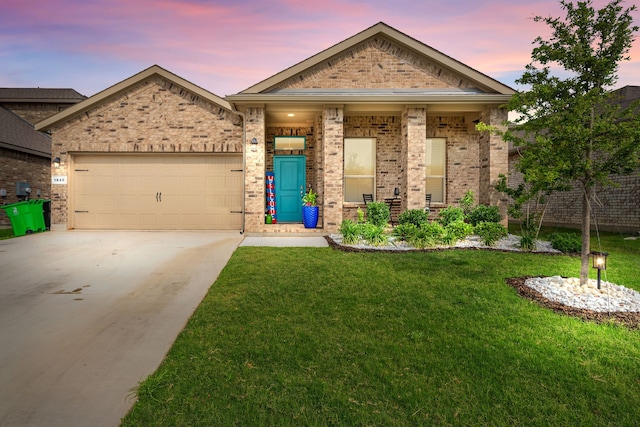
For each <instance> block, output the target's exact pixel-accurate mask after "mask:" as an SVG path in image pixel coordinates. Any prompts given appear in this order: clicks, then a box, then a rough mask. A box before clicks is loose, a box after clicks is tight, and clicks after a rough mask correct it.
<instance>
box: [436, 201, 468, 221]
mask: <svg viewBox="0 0 640 427" xmlns="http://www.w3.org/2000/svg"><path fill="white" fill-rule="evenodd" d="M455 221H464V211H463V210H462V208H458V207H455V206H447V207H446V208H444V209H442V210H441V211H440V212H438V222H439V223H440V224H441V225H443V226H446V225H447V224H449V223H452V222H455Z"/></svg>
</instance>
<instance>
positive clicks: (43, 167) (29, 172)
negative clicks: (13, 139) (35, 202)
mask: <svg viewBox="0 0 640 427" xmlns="http://www.w3.org/2000/svg"><path fill="white" fill-rule="evenodd" d="M0 170H2V174H0V189H5V190H7V197H5V198H1V199H0V204H2V205H5V204H11V203H16V202H19V201H20V200H24V199H19V198H18V196H16V182H28V183H29V185H31V189H32V192H31V198H32V199H50V198H51V174H50V173H51V172H50V171H51V161H50V160H49V159H48V158H44V157H40V156H34V155H32V154H27V153H22V152H18V151H13V150H8V149H6V148H0ZM38 191H40V197H38V195H37V193H38ZM10 226H11V222H10V221H9V217H7V215H6V213H5V211H4V210H0V227H10Z"/></svg>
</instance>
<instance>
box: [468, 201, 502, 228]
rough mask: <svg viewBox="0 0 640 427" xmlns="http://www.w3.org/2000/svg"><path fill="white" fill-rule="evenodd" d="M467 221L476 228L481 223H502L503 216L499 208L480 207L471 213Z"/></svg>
mask: <svg viewBox="0 0 640 427" xmlns="http://www.w3.org/2000/svg"><path fill="white" fill-rule="evenodd" d="M467 219H468V220H469V223H471V225H473V226H474V227H475V226H476V225H478V224H480V223H481V222H500V220H501V219H502V216H501V215H500V209H499V208H498V207H497V206H485V205H478V206H476V207H475V208H473V209H472V210H471V212H469V214H468V216H467Z"/></svg>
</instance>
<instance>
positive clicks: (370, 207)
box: [367, 202, 391, 227]
mask: <svg viewBox="0 0 640 427" xmlns="http://www.w3.org/2000/svg"><path fill="white" fill-rule="evenodd" d="M390 217H391V212H390V211H389V206H388V205H387V204H386V203H384V202H369V203H367V221H369V222H370V223H371V224H373V225H377V226H378V227H386V226H387V224H388V223H389V218H390Z"/></svg>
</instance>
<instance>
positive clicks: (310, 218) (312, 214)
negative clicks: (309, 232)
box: [302, 188, 318, 228]
mask: <svg viewBox="0 0 640 427" xmlns="http://www.w3.org/2000/svg"><path fill="white" fill-rule="evenodd" d="M317 198H318V193H314V192H313V189H311V188H309V191H307V192H306V193H305V195H304V196H303V197H302V222H303V224H304V228H316V226H317V225H318V206H317V205H316V201H317Z"/></svg>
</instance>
